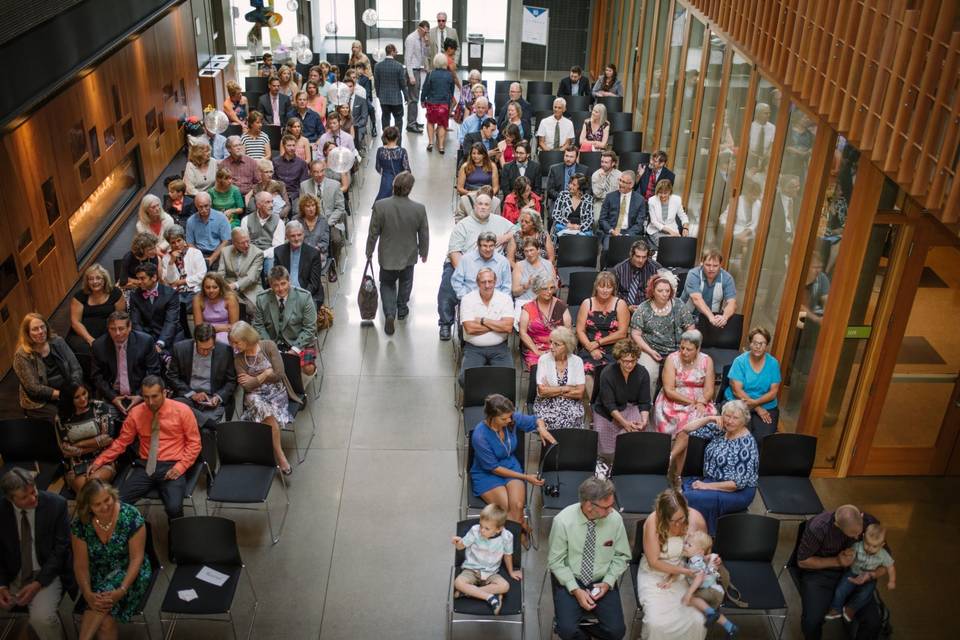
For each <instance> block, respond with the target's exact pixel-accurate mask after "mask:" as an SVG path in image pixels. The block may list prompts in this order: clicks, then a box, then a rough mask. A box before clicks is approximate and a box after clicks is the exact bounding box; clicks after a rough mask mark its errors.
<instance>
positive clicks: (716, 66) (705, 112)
mask: <svg viewBox="0 0 960 640" xmlns="http://www.w3.org/2000/svg"><path fill="white" fill-rule="evenodd" d="M726 52H727V45H726V43H725V42H724V41H723V40H721V39H720V38H719V37H717V36H716V35H713V34H711V35H710V59H709V61H708V62H707V73H706V76H705V77H704V79H703V89H701V90H702V91H703V103H702V105H701V107H700V123H699V127H698V131H699V133H698V134H697V146H696V148H695V150H694V155H693V156H692V157H691V158H690V162H692V163H693V169H692V171H693V174H692V176H693V177H692V180H691V183H690V195H689V197H688V198H687V215H688V216H690V229H689V231H690V235H691V236H694V235H697V234H698V233H699V231H698V229H699V226H700V219H701V218H702V217H703V216H702V212H703V195H704V192H705V191H706V189H707V171H708V168H709V166H710V147H711V146H712V145H713V130H714V126H715V123H716V120H717V104H719V101H720V80H721V79H722V76H723V60H724V55H725V54H726ZM728 155H729V154H728ZM689 170H690V169H688V171H689ZM724 171H726V169H724Z"/></svg>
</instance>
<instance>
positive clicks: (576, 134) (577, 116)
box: [563, 104, 590, 147]
mask: <svg viewBox="0 0 960 640" xmlns="http://www.w3.org/2000/svg"><path fill="white" fill-rule="evenodd" d="M563 115H564V116H565V117H566V118H567V119H568V120H570V122H572V123H573V141H574V142H575V143H577V146H578V147H579V146H580V145H579V140H580V130H581V129H583V123H584V122H586V121H587V120H589V119H590V112H589V111H579V110H573V109H571V108H570V105H569V104H568V105H567V110H566V111H565V112H564V114H563Z"/></svg>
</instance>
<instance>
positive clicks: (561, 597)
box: [550, 576, 627, 640]
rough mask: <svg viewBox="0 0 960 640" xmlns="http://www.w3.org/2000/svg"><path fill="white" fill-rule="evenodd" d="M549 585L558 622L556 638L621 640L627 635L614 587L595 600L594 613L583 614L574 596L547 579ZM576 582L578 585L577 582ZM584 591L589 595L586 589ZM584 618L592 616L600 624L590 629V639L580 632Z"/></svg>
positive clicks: (551, 579)
mask: <svg viewBox="0 0 960 640" xmlns="http://www.w3.org/2000/svg"><path fill="white" fill-rule="evenodd" d="M550 582H551V583H552V584H553V611H554V614H553V615H554V618H555V619H556V622H557V635H558V636H560V638H561V639H562V640H587V639H588V638H589V637H590V636H592V637H594V638H600V640H620V639H621V638H623V636H624V635H626V633H627V627H626V625H625V624H624V622H623V607H622V606H621V604H620V591H619V590H618V589H617V588H616V587H614V588H612V589H610V590H609V591H607V595H605V596H603V597H602V598H600V599H599V600H597V607H596V608H595V609H594V610H593V611H585V610H584V609H581V608H580V603H579V602H577V599H576V598H575V597H573V594H571V593H570V592H569V591H567V589H566V587H564V586H563V585H561V584H558V583H557V581H556V580H555V579H554V578H553V576H551V577H550ZM577 582H578V583H579V580H578V581H577ZM580 586H581V587H583V586H584V585H583V584H581V585H580ZM587 586H588V587H589V585H587ZM587 590H588V591H589V588H588V589H587ZM587 616H593V617H595V618H596V619H597V620H598V621H599V623H598V624H595V625H593V626H591V627H590V636H588V635H587V634H585V633H584V632H583V631H581V630H580V626H579V625H580V621H581V620H582V619H584V618H586V617H587Z"/></svg>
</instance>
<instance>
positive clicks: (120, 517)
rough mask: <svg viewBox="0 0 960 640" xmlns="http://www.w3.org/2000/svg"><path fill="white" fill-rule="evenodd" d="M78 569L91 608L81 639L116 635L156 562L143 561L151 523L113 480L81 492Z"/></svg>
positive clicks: (74, 538) (76, 524)
mask: <svg viewBox="0 0 960 640" xmlns="http://www.w3.org/2000/svg"><path fill="white" fill-rule="evenodd" d="M70 529H71V534H72V535H71V543H72V545H73V571H74V574H75V575H76V578H77V583H78V585H79V587H80V591H81V594H82V595H83V599H84V600H85V601H86V603H87V609H86V610H85V611H84V612H83V619H82V621H81V623H80V640H92V639H93V638H97V639H98V640H103V639H107V638H109V639H112V638H116V637H117V634H118V629H117V623H118V622H128V621H129V620H130V618H131V616H133V615H134V614H135V613H136V612H137V608H138V605H139V604H140V601H141V600H142V599H143V595H144V593H146V591H147V586H148V585H149V584H150V574H151V573H152V572H153V567H151V566H150V561H149V560H146V561H144V549H145V548H146V542H147V529H146V527H145V526H144V520H143V516H142V515H140V512H139V511H137V509H136V508H135V507H133V506H132V505H129V504H123V503H121V502H120V495H119V493H118V492H117V490H116V489H115V488H114V487H112V486H110V484H109V483H107V482H104V481H103V480H99V479H95V478H94V479H91V480H90V481H88V482H87V483H86V484H85V485H84V486H83V489H81V491H80V494H79V495H78V496H77V517H76V519H75V520H74V521H73V524H72V525H71V527H70Z"/></svg>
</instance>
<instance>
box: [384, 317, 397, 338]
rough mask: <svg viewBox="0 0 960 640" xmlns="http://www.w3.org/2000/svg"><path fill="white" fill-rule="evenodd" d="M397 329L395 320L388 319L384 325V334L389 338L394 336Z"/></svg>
mask: <svg viewBox="0 0 960 640" xmlns="http://www.w3.org/2000/svg"><path fill="white" fill-rule="evenodd" d="M394 327H395V320H394V319H393V318H387V319H386V321H385V322H384V323H383V332H384V333H385V334H387V335H388V336H392V335H393V332H394Z"/></svg>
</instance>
